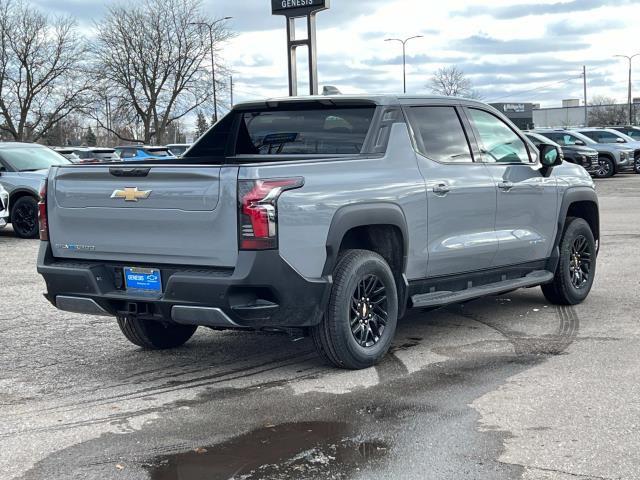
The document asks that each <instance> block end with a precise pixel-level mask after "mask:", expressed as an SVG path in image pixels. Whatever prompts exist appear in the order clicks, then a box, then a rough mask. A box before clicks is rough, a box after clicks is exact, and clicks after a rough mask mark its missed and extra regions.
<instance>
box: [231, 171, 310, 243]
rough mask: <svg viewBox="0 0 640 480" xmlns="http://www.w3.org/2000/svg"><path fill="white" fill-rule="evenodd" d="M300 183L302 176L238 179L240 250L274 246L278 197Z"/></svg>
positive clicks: (276, 240) (275, 241) (301, 182)
mask: <svg viewBox="0 0 640 480" xmlns="http://www.w3.org/2000/svg"><path fill="white" fill-rule="evenodd" d="M302 185H304V179H303V178H300V177H298V178H285V179H269V180H239V181H238V243H239V245H238V246H239V248H240V250H272V249H276V248H278V198H279V197H280V195H281V194H282V193H283V192H285V191H287V190H293V189H296V188H300V187H302Z"/></svg>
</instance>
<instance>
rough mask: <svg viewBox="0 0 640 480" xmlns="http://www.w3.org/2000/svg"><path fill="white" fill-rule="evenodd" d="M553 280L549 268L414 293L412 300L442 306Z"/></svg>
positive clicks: (425, 305) (422, 304) (431, 305)
mask: <svg viewBox="0 0 640 480" xmlns="http://www.w3.org/2000/svg"><path fill="white" fill-rule="evenodd" d="M551 280H553V273H552V272H549V271H547V270H536V271H534V272H531V273H530V274H528V275H526V276H524V277H522V278H514V279H512V280H503V281H502V282H497V283H490V284H488V285H481V286H478V287H471V288H468V289H466V290H461V291H459V292H447V291H441V292H432V293H421V294H418V295H413V296H412V297H411V302H412V303H413V306H414V307H417V308H424V307H442V306H444V305H449V304H451V303H460V302H466V301H468V300H473V299H476V298H480V297H486V296H488V295H496V294H498V293H504V292H508V291H510V290H515V289H516V288H527V287H535V286H538V285H542V284H544V283H548V282H550V281H551Z"/></svg>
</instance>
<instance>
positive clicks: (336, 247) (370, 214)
mask: <svg viewBox="0 0 640 480" xmlns="http://www.w3.org/2000/svg"><path fill="white" fill-rule="evenodd" d="M350 248H361V249H366V250H371V251H374V252H376V253H378V254H380V255H381V256H382V257H383V258H384V259H385V260H386V261H387V263H388V264H389V266H390V267H391V270H392V271H393V275H394V278H395V280H396V286H397V290H398V307H399V312H398V313H399V316H402V314H403V313H404V309H405V307H406V303H407V302H406V298H407V293H408V282H407V279H406V275H405V272H406V269H407V261H408V251H409V235H408V227H407V220H406V218H405V216H404V213H403V211H402V209H401V208H400V207H399V206H398V205H396V204H394V203H387V202H376V203H364V204H353V205H346V206H344V207H341V208H340V209H338V211H336V213H335V214H334V216H333V219H332V221H331V226H330V227H329V233H328V235H327V243H326V254H327V258H326V261H325V265H324V269H323V275H324V276H329V275H331V273H332V272H333V269H334V268H335V266H336V263H337V261H338V256H339V254H340V251H341V250H343V249H350Z"/></svg>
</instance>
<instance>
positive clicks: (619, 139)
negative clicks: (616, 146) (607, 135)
mask: <svg viewBox="0 0 640 480" xmlns="http://www.w3.org/2000/svg"><path fill="white" fill-rule="evenodd" d="M616 143H627V142H626V140H625V139H624V138H621V137H616Z"/></svg>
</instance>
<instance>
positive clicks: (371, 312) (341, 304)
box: [311, 250, 398, 370]
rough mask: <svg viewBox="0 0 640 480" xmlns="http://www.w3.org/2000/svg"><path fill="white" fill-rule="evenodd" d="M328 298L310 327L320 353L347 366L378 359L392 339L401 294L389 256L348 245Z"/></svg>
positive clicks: (360, 365) (364, 365) (358, 366)
mask: <svg viewBox="0 0 640 480" xmlns="http://www.w3.org/2000/svg"><path fill="white" fill-rule="evenodd" d="M333 279H334V283H333V287H332V289H331V295H330V298H329V304H328V306H327V309H326V311H325V314H324V317H323V319H322V321H321V323H320V325H318V326H316V327H313V329H312V331H311V333H312V337H313V341H314V344H315V346H316V349H317V350H318V353H319V354H320V356H322V357H323V358H324V359H325V360H326V361H328V362H329V363H331V364H333V365H335V366H337V367H340V368H347V369H353V370H357V369H362V368H367V367H371V366H373V365H375V364H377V363H378V362H379V361H380V360H381V359H382V357H384V356H385V354H386V353H387V351H388V350H389V347H390V346H391V341H392V340H393V337H394V334H395V331H396V324H397V321H398V294H397V290H396V284H395V280H394V278H393V273H392V272H391V269H390V268H389V265H388V264H387V262H386V261H385V260H384V258H382V257H381V256H380V255H378V254H377V253H374V252H371V251H368V250H347V251H346V252H345V253H344V254H342V255H341V257H340V259H339V260H338V265H337V266H336V268H335V270H334V272H333Z"/></svg>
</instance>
